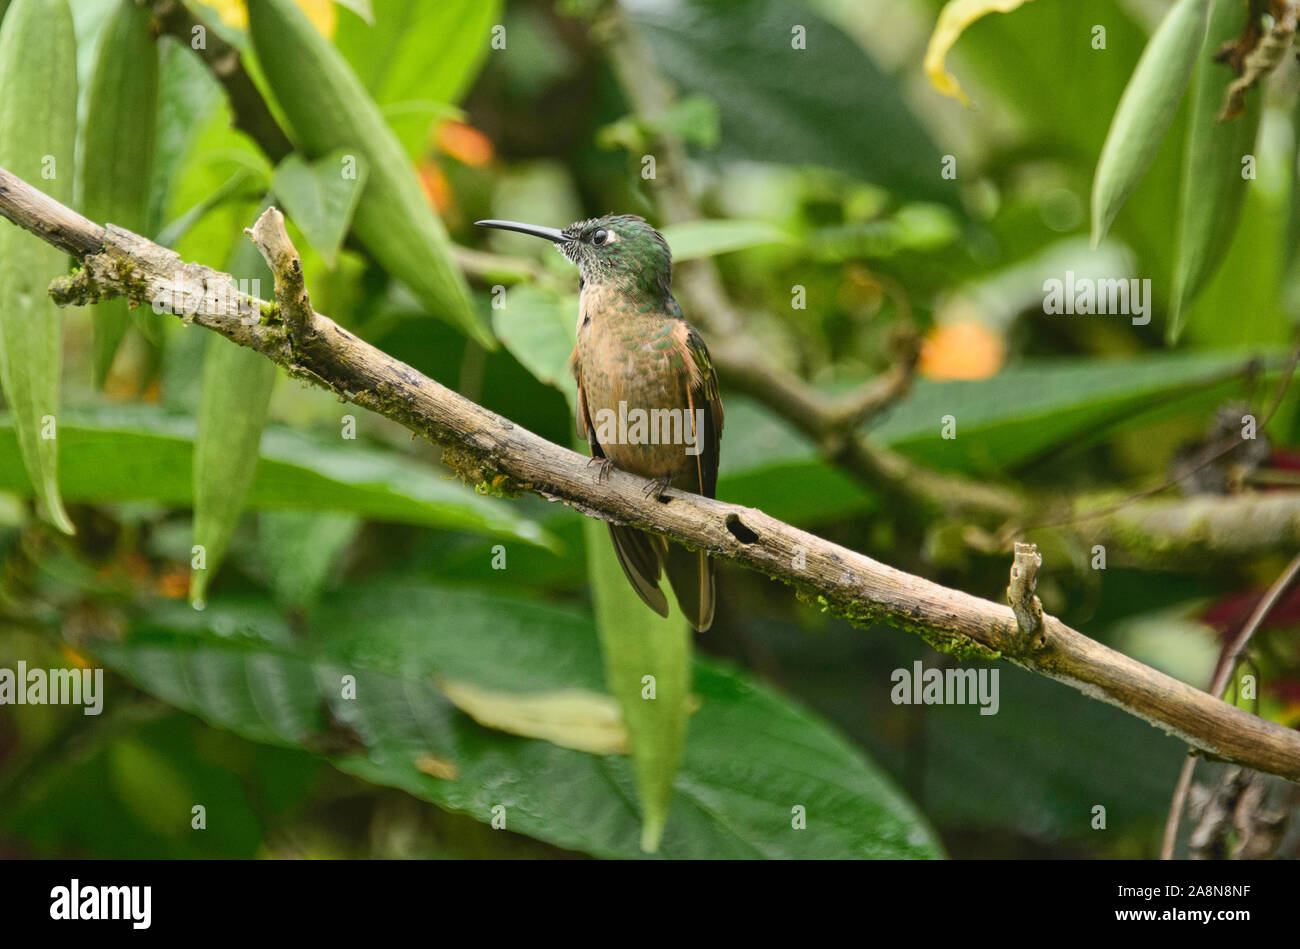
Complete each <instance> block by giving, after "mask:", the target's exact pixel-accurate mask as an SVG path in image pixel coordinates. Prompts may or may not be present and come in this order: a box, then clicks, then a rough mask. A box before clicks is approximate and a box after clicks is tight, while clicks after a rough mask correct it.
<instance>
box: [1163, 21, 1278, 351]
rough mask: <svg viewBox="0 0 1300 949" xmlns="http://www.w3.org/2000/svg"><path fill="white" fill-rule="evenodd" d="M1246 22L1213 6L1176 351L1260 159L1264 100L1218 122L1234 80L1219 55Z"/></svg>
mask: <svg viewBox="0 0 1300 949" xmlns="http://www.w3.org/2000/svg"><path fill="white" fill-rule="evenodd" d="M1245 19H1246V8H1245V7H1244V6H1242V5H1241V4H1240V3H1237V2H1235V0H1214V7H1213V12H1212V13H1211V14H1210V26H1209V29H1208V30H1207V32H1206V34H1205V45H1204V46H1203V48H1202V49H1201V55H1200V65H1199V66H1198V67H1197V74H1196V85H1195V91H1194V93H1193V96H1192V120H1191V127H1190V128H1189V129H1188V133H1187V144H1186V146H1185V150H1184V153H1183V180H1182V192H1181V194H1180V198H1179V203H1178V254H1177V257H1176V261H1175V265H1174V290H1173V298H1172V301H1171V304H1170V320H1169V326H1168V328H1167V332H1166V338H1167V339H1168V340H1169V342H1171V343H1173V342H1177V340H1178V337H1179V335H1180V334H1181V333H1182V328H1183V323H1184V321H1185V320H1186V316H1187V307H1188V306H1189V305H1190V304H1191V302H1192V301H1193V300H1194V299H1196V295H1197V294H1198V293H1200V291H1201V289H1202V288H1203V287H1204V286H1205V283H1206V281H1207V280H1209V278H1210V276H1211V275H1212V274H1213V273H1214V271H1215V270H1216V269H1217V268H1218V266H1219V264H1220V263H1221V262H1222V260H1223V255H1224V253H1225V251H1226V250H1227V248H1228V246H1229V245H1230V244H1231V243H1232V237H1233V234H1234V233H1235V232H1236V229H1237V222H1238V220H1239V219H1240V217H1241V207H1242V204H1243V203H1244V202H1245V200H1246V192H1247V190H1248V189H1249V181H1248V179H1246V178H1245V177H1243V175H1242V165H1241V160H1242V158H1243V156H1245V155H1248V154H1251V153H1252V152H1253V151H1254V146H1255V135H1256V133H1257V132H1258V130H1259V118H1260V113H1261V111H1262V105H1261V102H1262V99H1263V96H1261V95H1251V96H1249V97H1248V98H1247V100H1246V109H1245V112H1243V113H1242V115H1240V116H1238V117H1237V118H1236V119H1233V120H1232V121H1231V122H1219V121H1218V120H1217V117H1218V114H1219V109H1220V107H1221V106H1222V104H1223V94H1224V91H1225V90H1226V89H1227V87H1228V84H1229V83H1230V82H1232V81H1233V79H1234V78H1235V77H1234V76H1233V73H1232V70H1231V69H1229V68H1228V67H1227V66H1225V65H1223V64H1220V63H1216V62H1214V53H1215V52H1216V51H1217V50H1218V48H1219V47H1220V46H1221V45H1222V43H1223V42H1224V41H1225V40H1229V39H1232V38H1234V37H1236V36H1237V35H1238V34H1239V33H1240V32H1241V27H1242V24H1243V23H1244V22H1245Z"/></svg>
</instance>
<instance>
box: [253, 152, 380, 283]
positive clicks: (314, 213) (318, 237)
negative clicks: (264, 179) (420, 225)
mask: <svg viewBox="0 0 1300 949" xmlns="http://www.w3.org/2000/svg"><path fill="white" fill-rule="evenodd" d="M349 168H350V169H351V171H350V172H349ZM365 184H366V170H365V168H364V166H360V165H357V164H356V163H355V162H351V163H349V161H348V156H347V155H346V154H345V153H344V152H343V151H342V150H339V151H335V152H332V153H331V154H329V155H326V156H325V157H324V158H322V159H320V160H319V161H314V162H312V163H311V164H310V165H309V164H307V162H305V161H303V159H302V157H301V156H299V155H290V156H289V157H288V158H286V159H285V160H284V161H282V162H280V164H279V166H278V167H277V168H276V169H275V172H274V173H273V174H272V176H271V186H272V188H274V189H275V195H276V197H277V198H279V199H280V201H281V202H283V203H284V207H285V210H287V211H288V212H289V217H290V218H292V219H293V222H294V223H295V224H297V225H298V227H299V228H300V229H301V230H302V233H303V236H304V237H306V238H307V242H308V243H309V244H311V246H312V247H313V248H314V249H315V251H316V253H318V254H320V255H321V258H322V259H323V260H324V261H325V263H326V265H327V266H329V267H330V269H333V268H334V265H335V263H336V262H337V261H338V254H339V248H340V247H342V246H343V235H344V234H346V233H347V230H348V225H349V224H350V223H351V222H352V213H353V212H354V211H355V210H356V207H357V201H358V200H359V199H360V198H361V190H362V189H363V188H364V187H365Z"/></svg>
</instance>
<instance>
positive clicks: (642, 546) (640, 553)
mask: <svg viewBox="0 0 1300 949" xmlns="http://www.w3.org/2000/svg"><path fill="white" fill-rule="evenodd" d="M609 536H610V537H611V538H612V539H613V541H614V553H616V554H618V563H619V566H621V567H622V568H623V573H624V574H625V575H626V576H627V579H628V582H629V583H631V584H632V589H634V590H636V592H637V596H639V597H641V599H642V600H644V601H645V605H646V606H648V607H650V609H652V610H654V611H655V612H656V613H658V614H659V615H660V616H667V615H668V600H667V598H666V597H665V596H664V593H663V591H662V590H660V589H659V573H660V563H661V560H662V554H661V552H660V551H659V550H658V549H657V548H658V546H659V544H658V543H657V542H658V541H659V540H660V538H658V537H655V536H654V535H652V534H647V533H645V531H639V530H636V529H635V528H631V527H619V526H617V525H615V524H610V525H609Z"/></svg>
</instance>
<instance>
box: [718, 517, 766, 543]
mask: <svg viewBox="0 0 1300 949" xmlns="http://www.w3.org/2000/svg"><path fill="white" fill-rule="evenodd" d="M725 523H726V525H727V530H729V531H731V536H732V537H734V538H736V540H738V541H740V542H741V543H742V544H752V543H753V542H754V541H756V540H758V535H757V534H756V533H754V532H753V531H752V530H750V529H749V528H748V527H746V526H745V525H744V524H742V523H740V517H739V515H736V514H728V515H727V520H726V522H725Z"/></svg>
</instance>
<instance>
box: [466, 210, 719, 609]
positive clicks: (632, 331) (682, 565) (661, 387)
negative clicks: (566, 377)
mask: <svg viewBox="0 0 1300 949" xmlns="http://www.w3.org/2000/svg"><path fill="white" fill-rule="evenodd" d="M475 223H476V224H478V225H479V226H481V227H494V228H499V229H501V230H507V231H517V232H519V233H521V234H531V235H532V236H534V237H540V238H543V239H544V240H548V241H551V242H552V243H553V244H554V245H555V247H556V249H557V250H559V252H560V253H561V254H563V255H564V256H565V257H566V258H567V259H568V260H569V261H570V262H572V263H574V264H576V265H577V267H578V290H579V294H580V298H579V303H578V327H577V345H576V346H575V347H574V349H573V355H572V356H571V357H570V360H569V365H570V368H571V370H572V372H573V376H574V379H575V380H576V381H577V383H578V398H577V423H578V432H579V434H581V435H582V436H584V437H585V438H586V439H587V444H588V446H589V447H590V449H591V457H592V462H593V463H599V465H600V472H599V473H598V475H597V479H598V480H599V479H601V478H603V477H604V476H605V474H606V472H607V471H608V469H609V466H610V465H611V464H612V465H615V466H617V467H619V468H621V469H623V470H624V471H628V472H631V473H632V474H638V475H641V476H643V477H645V478H649V479H651V484H650V488H649V489H648V490H647V492H646V494H647V496H649V495H650V493H651V492H653V493H654V495H655V496H656V497H659V498H660V499H661V500H662V499H663V497H662V493H663V491H664V490H665V489H666V488H667V487H669V486H672V487H675V488H680V489H682V490H685V491H691V492H694V493H696V494H702V495H704V496H705V497H709V498H711V497H714V495H715V493H716V490H717V484H718V455H719V452H720V449H721V445H722V398H721V396H720V395H719V391H718V376H717V373H716V372H715V371H714V369H713V363H712V361H711V360H710V359H709V350H708V347H707V346H705V344H704V339H703V338H702V337H701V336H700V334H699V332H698V331H697V330H696V329H695V328H694V327H693V326H691V325H690V324H689V323H687V322H686V320H685V318H684V317H683V316H682V308H681V307H680V306H678V304H677V301H676V300H675V299H673V293H672V253H671V252H670V251H669V249H668V242H667V241H665V240H664V237H663V235H662V234H660V233H659V232H658V231H657V230H655V229H654V228H653V227H651V226H650V225H649V224H647V223H646V221H645V219H644V218H640V217H637V216H635V215H631V214H607V215H605V216H604V217H598V218H592V219H590V220H587V221H578V222H577V223H575V224H570V225H569V226H568V227H566V228H563V229H560V228H554V227H539V226H537V225H533V224H521V223H519V222H517V221H476V222H475ZM638 413H640V414H638ZM647 419H648V420H649V421H648V422H646V420H647ZM638 420H640V421H641V422H646V424H643V425H641V426H640V429H639V430H638V424H637V423H638ZM655 420H658V427H657V428H656V422H655ZM676 423H680V424H679V425H678V424H676ZM665 430H667V437H665ZM609 533H610V537H611V538H612V539H613V542H614V551H615V553H617V554H618V562H619V564H621V565H622V567H623V573H624V574H625V575H626V576H627V579H628V581H629V582H630V583H631V584H632V588H633V589H634V590H636V592H637V595H639V596H640V597H641V599H642V600H643V601H644V602H645V604H646V605H647V606H649V607H650V609H652V610H654V611H655V612H656V613H658V614H659V615H660V616H667V615H668V601H667V599H666V598H665V597H664V594H663V591H662V590H661V589H660V586H659V578H660V576H661V575H666V576H667V578H668V583H669V585H670V586H671V587H672V589H673V593H674V594H675V595H676V597H677V604H678V606H680V607H681V610H682V612H683V613H684V614H685V615H686V618H687V619H688V620H689V621H690V623H691V625H692V626H693V627H694V628H695V629H696V630H697V631H700V632H703V631H704V630H706V629H708V628H709V626H711V625H712V623H713V602H714V587H713V561H712V559H711V558H710V556H709V554H708V553H707V552H705V551H691V550H687V549H686V548H684V547H681V546H678V545H676V544H673V543H671V542H669V541H668V540H667V539H666V538H664V537H661V536H659V535H657V534H648V533H646V532H644V531H640V530H637V529H635V528H631V527H622V526H619V525H615V524H610V525H609Z"/></svg>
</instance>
